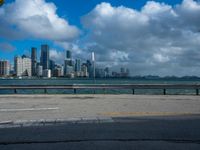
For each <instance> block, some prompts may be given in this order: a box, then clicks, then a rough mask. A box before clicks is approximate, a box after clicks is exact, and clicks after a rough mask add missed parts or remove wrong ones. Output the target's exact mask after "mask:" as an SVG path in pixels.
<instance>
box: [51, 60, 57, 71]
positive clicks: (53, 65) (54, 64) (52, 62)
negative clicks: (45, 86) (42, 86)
mask: <svg viewBox="0 0 200 150" xmlns="http://www.w3.org/2000/svg"><path fill="white" fill-rule="evenodd" d="M55 67H56V63H55V61H53V60H49V69H50V70H51V71H52V73H53V70H54V69H55Z"/></svg>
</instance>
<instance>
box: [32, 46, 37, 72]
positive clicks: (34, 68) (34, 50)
mask: <svg viewBox="0 0 200 150" xmlns="http://www.w3.org/2000/svg"><path fill="white" fill-rule="evenodd" d="M31 63H32V64H31V70H32V76H36V75H37V48H35V47H32V48H31Z"/></svg>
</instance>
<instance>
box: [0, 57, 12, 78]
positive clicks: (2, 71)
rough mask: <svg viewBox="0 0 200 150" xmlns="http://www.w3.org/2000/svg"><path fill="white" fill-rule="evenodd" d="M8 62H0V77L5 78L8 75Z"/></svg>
mask: <svg viewBox="0 0 200 150" xmlns="http://www.w3.org/2000/svg"><path fill="white" fill-rule="evenodd" d="M9 68H10V67H9V62H8V61H7V60H0V76H1V77H5V76H8V75H9V72H10V69H9Z"/></svg>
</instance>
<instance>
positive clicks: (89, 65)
mask: <svg viewBox="0 0 200 150" xmlns="http://www.w3.org/2000/svg"><path fill="white" fill-rule="evenodd" d="M86 66H87V71H88V73H89V77H90V78H92V77H93V72H92V70H93V69H92V63H91V61H90V60H87V61H86Z"/></svg>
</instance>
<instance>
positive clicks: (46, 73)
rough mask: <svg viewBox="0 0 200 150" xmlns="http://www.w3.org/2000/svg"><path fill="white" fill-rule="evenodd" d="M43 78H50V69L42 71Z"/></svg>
mask: <svg viewBox="0 0 200 150" xmlns="http://www.w3.org/2000/svg"><path fill="white" fill-rule="evenodd" d="M43 77H46V78H51V70H50V69H45V70H43Z"/></svg>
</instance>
